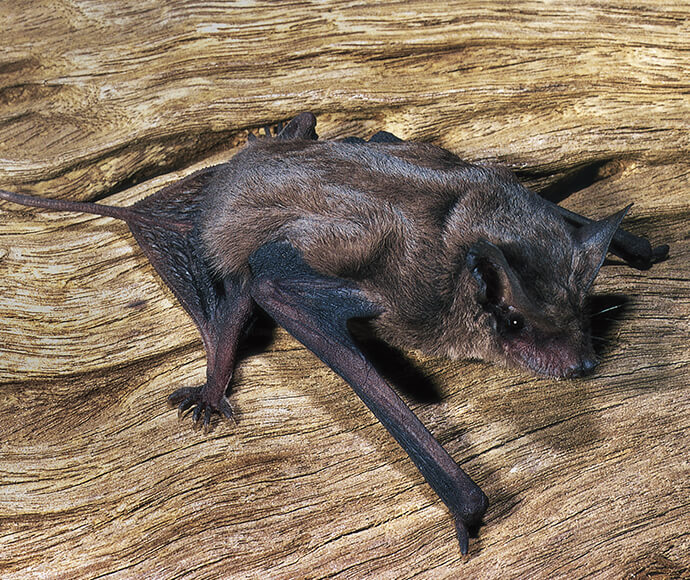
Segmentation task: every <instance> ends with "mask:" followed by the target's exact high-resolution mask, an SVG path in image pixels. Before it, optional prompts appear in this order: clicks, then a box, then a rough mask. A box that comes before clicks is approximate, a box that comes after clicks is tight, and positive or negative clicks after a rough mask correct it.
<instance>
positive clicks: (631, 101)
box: [0, 0, 690, 579]
mask: <svg viewBox="0 0 690 580" xmlns="http://www.w3.org/2000/svg"><path fill="white" fill-rule="evenodd" d="M49 4H50V6H49V5H48V4H46V3H41V2H35V1H29V2H22V3H14V4H10V3H7V2H6V3H3V4H2V5H0V19H1V21H2V22H3V40H2V45H3V49H2V51H0V187H2V188H5V189H11V190H16V191H22V192H29V193H36V194H41V195H51V196H56V197H63V198H70V199H100V200H104V203H112V204H122V205H127V204H129V203H132V202H133V201H135V200H137V199H140V198H141V197H143V196H145V195H147V194H149V193H152V192H153V191H155V190H157V189H159V188H160V187H162V186H163V185H165V184H167V183H170V182H172V181H174V180H175V179H179V178H180V177H182V176H184V175H187V174H188V173H190V172H191V171H193V170H195V169H196V168H198V167H202V166H205V165H209V164H212V163H217V162H221V161H222V160H224V159H227V158H229V157H230V156H231V155H232V154H233V153H234V152H235V151H236V150H237V148H238V147H239V146H241V144H242V143H243V142H244V140H245V139H246V134H247V130H248V129H254V128H256V127H260V126H262V125H264V124H266V123H274V122H277V121H279V120H285V119H289V118H290V117H292V116H293V115H294V114H296V113H297V112H299V111H302V110H312V111H314V112H315V113H316V114H317V115H318V118H319V126H318V131H319V134H320V135H322V136H323V137H338V136H345V135H360V136H367V135H370V134H372V133H373V132H375V131H377V130H381V129H385V130H388V131H392V132H393V133H396V134H397V135H399V136H401V137H404V138H406V139H417V140H429V141H433V142H435V143H438V144H440V145H442V146H445V147H447V148H449V149H451V150H453V151H455V152H457V153H459V154H461V155H462V156H464V157H466V158H468V159H472V160H486V161H491V162H501V163H506V164H508V165H510V166H511V167H513V168H514V169H515V170H516V171H517V172H518V173H519V174H520V176H521V178H522V179H523V180H524V181H526V182H527V183H529V184H530V185H531V186H533V187H534V188H536V189H538V190H541V189H549V191H552V192H553V191H556V192H557V191H559V188H562V189H563V191H564V193H572V195H570V196H569V197H568V198H567V199H566V200H565V201H564V205H567V206H568V207H570V208H572V209H574V210H577V211H580V212H582V213H585V214H587V215H589V216H592V217H598V216H602V215H605V214H606V213H607V212H610V211H613V210H614V209H617V208H620V207H622V206H624V205H626V204H627V203H629V202H631V201H632V202H634V203H635V205H634V208H633V210H632V212H631V215H630V216H629V218H626V224H627V226H628V227H629V229H630V230H632V231H634V232H636V233H641V234H644V235H646V236H648V237H649V238H651V239H652V241H653V242H655V243H661V242H668V243H670V244H671V256H670V258H669V259H668V260H667V261H666V262H664V263H663V264H659V265H657V266H655V267H654V268H653V269H652V270H649V271H647V272H637V271H633V270H630V269H627V268H626V267H624V266H622V265H620V264H617V263H615V261H613V262H614V263H613V264H611V265H608V266H607V267H606V268H605V269H604V270H603V272H602V274H601V275H600V277H599V278H598V280H597V283H596V287H595V292H596V293H597V294H599V295H603V296H605V297H608V298H611V297H613V299H615V300H618V301H619V302H623V303H624V306H623V308H622V309H619V310H616V311H612V312H611V318H612V320H610V321H608V326H606V328H605V329H604V330H603V338H604V339H605V342H604V343H603V345H602V352H603V354H604V362H603V363H602V365H601V366H600V367H599V368H598V370H597V372H596V373H595V375H593V376H592V377H589V378H587V379H581V380H573V381H558V382H556V381H552V380H548V379H537V378H534V377H531V376H528V375H523V374H519V373H518V374H516V373H514V372H510V371H507V370H503V369H499V368H496V367H493V366H489V365H484V364H480V363H471V362H464V363H449V362H447V361H442V360H432V359H425V358H422V357H420V356H418V355H416V354H415V353H410V360H411V361H412V364H413V365H414V368H415V369H416V371H417V372H418V373H421V376H423V377H424V380H423V381H421V382H420V384H418V385H416V387H415V385H412V386H411V392H406V395H405V396H406V397H407V400H408V401H409V402H410V404H411V405H412V407H413V408H414V409H415V411H416V412H417V413H418V414H419V416H420V418H421V419H422V421H424V422H425V423H426V424H427V426H428V427H429V428H430V430H431V431H432V433H434V434H435V435H436V436H437V437H438V439H439V440H440V441H441V442H442V443H443V444H444V445H445V446H446V448H447V449H448V450H449V452H450V453H451V454H452V455H453V456H454V457H455V458H457V460H458V461H459V462H460V463H461V464H462V466H463V468H464V469H466V470H467V471H468V472H469V473H470V474H471V475H472V476H473V477H474V478H475V480H476V481H477V482H478V483H479V484H480V485H481V486H482V488H483V489H484V490H485V492H486V493H487V494H488V495H489V497H490V499H491V502H492V504H491V507H490V509H489V512H488V513H487V517H486V524H485V526H484V527H482V528H481V530H480V533H479V537H478V539H476V540H474V541H473V543H472V544H471V551H470V555H469V557H468V558H466V559H463V558H462V557H461V556H460V554H459V550H458V549H457V545H456V542H455V538H454V533H453V530H452V525H451V521H450V518H449V516H448V513H447V512H446V510H445V509H444V507H443V505H442V504H441V503H440V501H439V500H438V498H437V497H436V496H435V495H434V494H433V492H432V491H431V489H430V488H429V487H428V486H427V485H426V484H425V483H424V481H423V480H422V478H421V476H420V475H419V474H418V472H417V471H416V470H415V468H414V467H413V465H412V464H411V463H410V461H409V460H408V459H407V457H406V456H405V455H404V453H403V452H402V450H400V449H399V448H398V447H397V445H396V444H395V443H394V442H393V441H392V440H391V439H390V437H389V436H388V435H387V433H386V432H385V431H384V429H383V428H382V427H381V426H380V425H379V424H378V423H377V422H376V421H375V420H374V419H373V417H372V416H371V415H370V414H369V412H368V411H367V410H366V408H364V406H363V405H362V404H361V402H360V401H359V400H358V399H357V398H356V396H355V395H354V394H353V393H352V392H351V391H350V390H349V388H348V387H347V385H345V384H343V383H342V382H341V381H340V380H339V379H338V378H337V377H335V375H333V374H332V373H331V372H330V371H329V370H328V369H326V368H325V367H324V366H323V365H321V364H320V363H319V362H318V361H317V360H315V358H314V357H313V356H312V355H311V354H310V353H309V352H307V351H305V350H304V349H303V348H302V347H301V346H300V345H298V344H297V343H295V342H294V341H293V340H292V339H291V338H290V337H289V336H287V335H286V334H285V333H284V332H282V331H280V330H277V331H275V332H272V333H271V332H269V331H268V330H265V331H264V333H263V334H262V335H260V336H258V337H255V339H254V346H253V348H252V349H249V350H248V351H247V352H246V356H245V359H244V360H243V362H242V364H241V365H240V367H239V369H238V373H237V376H236V380H235V383H234V386H235V392H234V394H233V397H232V400H233V404H234V406H235V407H236V408H237V409H238V410H239V412H240V415H239V418H238V422H237V424H236V425H226V424H222V425H218V426H217V427H216V429H215V430H214V431H213V432H212V433H211V434H209V435H204V434H201V433H198V432H194V431H193V430H192V429H191V428H190V426H189V425H188V424H185V423H182V424H180V423H178V421H177V420H176V418H175V413H174V412H173V411H170V410H169V409H168V408H167V407H166V405H165V397H166V396H167V395H168V394H169V393H170V392H171V391H172V390H173V389H174V388H176V387H178V386H182V385H192V384H198V383H200V382H201V381H202V378H203V376H204V365H205V360H204V355H203V348H202V346H201V343H200V341H199V339H198V336H197V333H196V330H195V329H194V326H193V324H192V323H191V322H190V321H189V320H188V319H187V318H186V316H185V315H184V313H183V311H182V309H181V308H180V307H179V306H178V305H177V304H176V303H175V301H174V298H173V297H172V295H171V294H170V293H169V292H168V291H167V290H166V289H165V288H163V287H162V285H161V284H160V282H159V280H158V279H157V278H156V276H155V274H154V272H153V269H152V268H151V267H150V266H149V265H148V263H147V262H146V259H145V258H144V256H143V254H142V253H141V251H140V250H139V249H138V247H137V246H136V244H135V242H134V241H133V239H132V238H131V236H130V235H129V232H128V230H127V228H126V227H125V226H124V225H123V224H121V223H118V222H116V221H114V220H111V219H107V218H97V217H93V216H84V215H74V214H69V213H65V212H48V211H37V210H30V209H26V208H18V207H17V206H12V205H10V204H6V203H3V204H2V205H0V381H1V382H0V392H1V395H2V397H1V398H0V401H1V402H0V432H1V434H2V437H1V438H0V449H1V452H0V547H2V550H0V575H1V576H2V577H3V578H27V577H43V578H95V577H102V576H105V577H114V578H138V577H149V578H219V577H226V578H301V577H305V578H324V577H332V576H333V577H338V578H362V577H380V578H412V577H422V578H464V577H467V578H501V579H503V578H589V577H601V578H623V577H629V578H639V579H642V578H690V558H689V557H688V553H690V523H689V522H690V464H689V462H688V457H690V435H689V433H690V396H689V394H688V386H687V385H688V379H687V377H688V373H689V371H690V284H689V282H688V262H689V257H690V244H689V243H688V239H689V237H690V236H689V232H690V228H689V227H688V222H689V218H690V162H689V161H688V159H689V157H688V152H689V149H690V137H689V135H690V131H689V130H690V96H689V95H690V83H689V82H688V76H687V71H688V67H689V65H690V59H689V58H688V54H689V53H688V38H690V25H689V24H688V22H690V20H689V16H690V5H688V4H687V3H684V2H664V1H661V0H652V1H650V2H646V3H644V5H638V6H635V7H632V6H631V5H630V4H629V3H625V2H587V3H585V4H583V5H578V6H577V7H576V6H575V5H574V4H572V3H568V2H549V3H543V2H511V3H507V4H506V3H502V2H489V3H487V2H475V1H474V0H470V1H463V2H443V3H440V2H421V1H414V0H408V1H406V2H393V1H383V2H378V3H376V4H375V5H374V4H370V3H360V2H352V1H348V2H345V1H342V2H337V1H331V2H306V1H295V2H290V3H286V2H251V3H225V2H182V1H179V0H172V1H170V2H167V3H164V5H161V3H159V2H154V1H153V0H139V1H137V2H125V1H123V0H116V1H112V2H102V1H84V0H77V1H63V0H59V1H56V2H52V3H49ZM416 376H417V375H413V378H414V377H416ZM408 382H409V381H408ZM412 382H414V381H412ZM400 386H401V387H403V388H404V387H405V386H406V385H400ZM408 386H409V385H408ZM434 393H435V395H434Z"/></svg>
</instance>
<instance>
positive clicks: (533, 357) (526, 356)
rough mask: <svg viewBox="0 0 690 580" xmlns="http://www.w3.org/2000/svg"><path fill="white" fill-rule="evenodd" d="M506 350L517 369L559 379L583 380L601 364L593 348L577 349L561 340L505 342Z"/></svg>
mask: <svg viewBox="0 0 690 580" xmlns="http://www.w3.org/2000/svg"><path fill="white" fill-rule="evenodd" d="M503 350H504V353H505V355H506V356H507V357H508V358H509V359H510V360H512V361H513V363H514V364H516V365H517V366H520V367H523V368H524V367H527V368H528V369H529V370H530V371H532V372H533V373H535V374H537V375H540V376H545V377H551V378H556V379H574V378H578V377H582V376H584V375H587V374H589V373H591V372H592V371H593V370H594V368H595V367H596V366H597V364H598V360H597V358H596V357H595V356H594V354H593V352H592V349H591V348H588V349H585V348H575V347H573V346H572V344H570V343H569V341H566V340H564V339H562V338H549V339H542V340H540V341H531V340H520V339H513V340H510V341H506V342H504V343H503Z"/></svg>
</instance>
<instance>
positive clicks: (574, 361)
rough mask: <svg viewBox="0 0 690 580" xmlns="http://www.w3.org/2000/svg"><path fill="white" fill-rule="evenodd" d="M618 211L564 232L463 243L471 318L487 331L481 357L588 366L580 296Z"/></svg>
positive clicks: (560, 372) (534, 366) (577, 371)
mask: <svg viewBox="0 0 690 580" xmlns="http://www.w3.org/2000/svg"><path fill="white" fill-rule="evenodd" d="M626 211H627V208H626V209H625V210H622V211H620V212H618V213H616V214H614V215H612V216H610V217H608V218H606V219H603V220H601V221H597V222H592V223H591V224H590V225H588V226H585V227H582V228H580V229H579V230H576V231H575V232H574V233H572V234H571V233H570V232H568V231H567V230H565V229H564V230H563V231H562V232H561V233H564V234H565V239H551V240H549V239H548V238H547V239H533V240H532V241H531V243H529V244H525V243H522V244H511V243H510V242H507V243H505V244H502V243H501V241H499V240H494V242H490V241H488V240H487V239H479V240H478V241H476V242H475V243H473V244H472V245H471V247H470V248H469V250H468V251H467V254H466V259H465V263H466V267H467V271H468V272H469V274H470V276H471V278H472V279H473V280H474V282H475V284H476V295H475V299H476V302H477V305H478V308H479V315H478V316H477V319H481V320H482V321H483V323H484V325H485V326H484V328H486V325H488V327H489V334H490V335H491V340H490V341H489V342H487V343H485V345H484V347H483V348H485V349H486V350H488V353H481V358H484V359H493V360H496V361H500V362H504V363H507V364H508V365H510V366H519V367H526V368H528V369H530V370H531V371H533V372H536V373H538V374H542V375H548V376H554V377H572V376H579V375H582V374H584V373H586V372H588V371H590V370H592V369H593V368H594V367H595V366H596V364H597V361H596V357H595V355H594V350H593V348H592V340H591V333H590V329H589V315H588V313H587V309H586V297H587V293H588V290H589V288H590V286H591V285H592V282H593V281H594V279H595V277H596V275H597V273H598V272H599V269H600V267H601V265H602V263H603V261H604V257H605V256H606V252H607V250H608V247H609V244H610V242H611V238H612V237H613V234H614V233H615V231H616V229H617V228H618V226H619V224H620V222H621V220H622V219H623V216H624V215H625V213H626ZM542 238H543V236H542ZM487 345H488V348H487Z"/></svg>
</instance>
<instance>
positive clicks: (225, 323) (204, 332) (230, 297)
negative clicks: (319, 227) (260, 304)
mask: <svg viewBox="0 0 690 580" xmlns="http://www.w3.org/2000/svg"><path fill="white" fill-rule="evenodd" d="M216 171H217V167H208V168H206V169H202V170H200V171H198V172H196V173H194V174H192V175H190V176H188V177H186V178H184V179H182V180H180V181H178V182H176V183H173V184H172V185H169V186H167V187H164V188H163V189H161V190H160V191H158V192H156V193H154V194H153V195H150V196H149V197H147V198H145V199H143V200H141V201H139V202H137V203H136V204H134V205H133V206H131V209H132V210H133V215H134V217H133V218H131V219H127V220H126V221H127V224H128V225H129V228H130V230H131V231H132V234H133V235H134V238H135V239H136V240H137V243H138V244H139V246H140V247H141V249H142V251H143V252H144V254H146V256H147V258H148V259H149V261H150V262H151V265H152V266H153V267H154V269H155V270H156V272H157V273H158V275H159V276H160V277H161V279H162V280H163V281H164V282H165V284H166V285H167V286H168V287H169V288H170V290H171V291H172V292H173V294H174V295H175V297H176V298H177V299H178V301H179V302H180V304H181V305H182V307H183V308H184V309H185V311H186V312H187V314H189V316H190V317H191V318H192V320H193V321H194V322H195V323H196V325H197V327H198V329H199V332H200V334H201V338H202V340H203V343H204V347H205V349H206V358H207V367H206V384H204V385H203V386H199V387H184V388H181V389H178V390H177V391H175V392H174V393H173V394H172V395H171V396H170V398H169V401H170V403H171V404H172V405H175V406H178V407H179V409H180V411H181V412H184V411H186V410H188V409H190V408H193V409H194V413H193V420H194V422H195V423H198V422H199V421H200V420H201V419H203V424H204V426H206V427H207V426H209V424H210V420H211V415H212V414H213V413H219V414H221V415H222V416H225V417H227V418H229V417H231V416H232V409H231V407H230V404H229V403H228V401H227V400H226V399H225V397H224V395H225V391H226V388H227V386H228V384H229V382H230V379H231V377H232V373H233V370H234V367H235V359H236V352H237V346H238V343H239V340H240V336H241V333H242V330H243V329H244V327H245V326H246V324H247V321H248V319H249V317H250V315H251V298H250V297H249V294H248V292H247V291H246V290H243V287H242V285H241V284H240V282H239V280H232V279H226V280H222V279H220V278H218V277H217V276H216V275H214V273H213V271H212V270H211V268H210V267H209V265H208V264H207V263H206V261H205V259H204V257H203V254H202V253H201V243H200V239H199V229H198V226H197V224H198V221H199V219H198V218H199V213H200V211H201V201H202V199H203V192H204V190H205V188H206V186H207V185H208V183H209V181H210V180H211V179H212V178H213V176H214V174H215V172H216Z"/></svg>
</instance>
